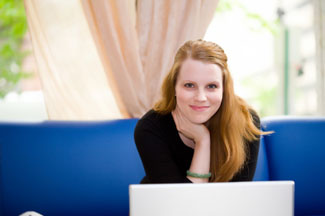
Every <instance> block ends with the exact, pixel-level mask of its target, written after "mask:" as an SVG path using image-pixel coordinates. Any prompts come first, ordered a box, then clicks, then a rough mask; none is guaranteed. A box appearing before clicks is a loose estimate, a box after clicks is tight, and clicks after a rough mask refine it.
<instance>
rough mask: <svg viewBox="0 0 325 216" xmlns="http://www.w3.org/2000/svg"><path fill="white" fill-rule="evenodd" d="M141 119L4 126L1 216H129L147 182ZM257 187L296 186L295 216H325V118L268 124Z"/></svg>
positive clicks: (0, 151) (0, 164) (264, 125)
mask: <svg viewBox="0 0 325 216" xmlns="http://www.w3.org/2000/svg"><path fill="white" fill-rule="evenodd" d="M136 122H137V120H136V119H125V120H115V121H102V122H60V121H47V122H41V123H0V215H9V216H10V215H19V214H21V213H23V212H25V211H36V212H39V213H41V214H43V215H48V216H50V215H117V216H118V215H128V212H129V203H128V185H129V184H135V183H138V182H139V181H140V180H141V179H142V177H143V176H144V170H143V167H142V164H141V160H140V158H139V156H138V153H137V150H136V147H135V144H134V142H133V129H134V127H135V124H136ZM262 128H263V130H273V131H275V133H274V134H272V135H267V136H264V137H263V139H262V140H261V148H260V154H259V159H258V165H257V170H256V174H255V177H254V180H256V181H264V180H294V181H295V187H296V188H295V190H296V191H295V215H325V207H324V204H325V186H324V183H325V172H324V171H325V168H324V165H325V157H324V156H325V154H324V153H325V141H323V136H324V135H323V133H324V132H325V118H266V119H263V121H262Z"/></svg>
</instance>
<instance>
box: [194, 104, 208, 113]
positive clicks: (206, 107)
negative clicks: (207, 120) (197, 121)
mask: <svg viewBox="0 0 325 216" xmlns="http://www.w3.org/2000/svg"><path fill="white" fill-rule="evenodd" d="M190 107H191V108H192V109H193V110H195V111H199V112H203V111H205V110H207V109H208V108H209V106H193V105H190Z"/></svg>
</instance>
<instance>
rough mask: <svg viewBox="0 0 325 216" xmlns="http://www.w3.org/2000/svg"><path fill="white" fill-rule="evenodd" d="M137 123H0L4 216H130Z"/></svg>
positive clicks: (138, 173) (138, 174) (139, 172)
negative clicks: (32, 214)
mask: <svg viewBox="0 0 325 216" xmlns="http://www.w3.org/2000/svg"><path fill="white" fill-rule="evenodd" d="M136 122H137V120H136V119H126V120H115V121H102V122H59V121H48V122H42V123H24V124H18V123H0V215H19V214H21V213H23V212H25V211H36V212H39V213H41V214H43V215H128V214H129V205H128V203H129V202H128V199H129V198H128V185H129V184H135V183H139V182H140V181H141V179H142V177H143V176H144V170H143V167H142V163H141V160H140V158H139V156H138V152H137V150H136V146H135V144H134V141H133V130H134V127H135V124H136ZM90 210H91V211H90Z"/></svg>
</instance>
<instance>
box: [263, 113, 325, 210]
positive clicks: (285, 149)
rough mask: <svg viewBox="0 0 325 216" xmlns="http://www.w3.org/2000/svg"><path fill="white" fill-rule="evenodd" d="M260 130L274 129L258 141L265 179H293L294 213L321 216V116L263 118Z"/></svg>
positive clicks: (324, 128)
mask: <svg viewBox="0 0 325 216" xmlns="http://www.w3.org/2000/svg"><path fill="white" fill-rule="evenodd" d="M262 129H263V130H264V131H274V132H275V133H274V134H271V135H266V136H264V139H263V141H262V142H264V143H263V144H262V145H265V146H264V147H265V154H266V161H267V164H268V169H269V170H268V171H269V173H268V175H269V180H293V181H295V215H325V139H324V138H325V136H324V135H325V118H324V117H319V118H312V117H273V118H264V119H263V120H262ZM263 154H264V153H262V155H261V156H263ZM264 156H265V155H264ZM259 163H260V161H259V162H258V166H259Z"/></svg>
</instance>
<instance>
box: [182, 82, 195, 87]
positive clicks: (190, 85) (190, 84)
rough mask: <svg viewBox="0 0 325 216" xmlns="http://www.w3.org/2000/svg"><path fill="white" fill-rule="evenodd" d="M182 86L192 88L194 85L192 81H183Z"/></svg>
mask: <svg viewBox="0 0 325 216" xmlns="http://www.w3.org/2000/svg"><path fill="white" fill-rule="evenodd" d="M184 86H185V87H186V88H193V87H194V85H193V84H192V83H185V84H184Z"/></svg>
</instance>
